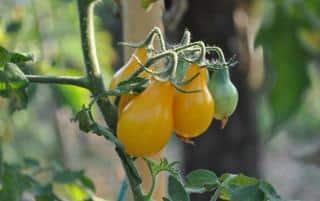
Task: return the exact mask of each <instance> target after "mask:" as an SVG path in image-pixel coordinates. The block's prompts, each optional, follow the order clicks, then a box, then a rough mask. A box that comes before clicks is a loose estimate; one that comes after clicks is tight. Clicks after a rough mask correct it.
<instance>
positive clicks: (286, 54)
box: [256, 1, 312, 133]
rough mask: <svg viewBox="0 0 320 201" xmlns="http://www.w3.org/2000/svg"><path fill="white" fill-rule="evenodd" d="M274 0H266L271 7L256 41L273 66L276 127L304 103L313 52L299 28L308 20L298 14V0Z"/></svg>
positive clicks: (271, 95) (270, 96)
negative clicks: (302, 40)
mask: <svg viewBox="0 0 320 201" xmlns="http://www.w3.org/2000/svg"><path fill="white" fill-rule="evenodd" d="M272 2H273V1H268V2H267V3H268V4H267V5H269V6H266V7H269V8H270V9H269V10H267V11H266V13H267V14H268V15H266V16H265V17H264V19H265V21H264V23H263V24H262V28H261V29H260V32H259V33H258V36H257V39H256V43H257V44H262V45H263V47H264V53H265V61H266V62H265V63H266V66H267V70H272V72H270V71H269V72H268V73H267V76H268V75H269V81H272V82H271V83H270V84H271V89H270V92H269V93H268V101H269V105H270V108H271V113H272V114H271V115H272V117H273V125H272V128H273V129H275V128H278V126H279V125H280V124H282V123H284V122H286V121H287V120H288V119H289V118H290V117H291V116H292V115H293V114H294V113H295V112H296V111H297V109H298V108H299V106H300V105H301V103H302V100H303V98H304V92H305V90H306V89H307V87H308V86H309V77H308V75H307V67H308V62H309V61H310V60H311V58H312V57H311V56H312V55H311V54H310V53H309V52H307V51H306V49H305V48H304V47H303V45H302V42H301V40H300V38H299V31H300V30H301V28H302V27H306V24H307V22H306V21H302V19H306V18H302V17H300V16H299V15H301V12H299V4H298V3H297V2H298V1H290V3H288V1H281V2H280V1H279V2H277V3H273V4H272ZM274 2H275V1H274ZM303 2H305V1H303ZM270 75H273V77H271V76H270ZM267 78H268V77H267ZM274 133H275V132H274Z"/></svg>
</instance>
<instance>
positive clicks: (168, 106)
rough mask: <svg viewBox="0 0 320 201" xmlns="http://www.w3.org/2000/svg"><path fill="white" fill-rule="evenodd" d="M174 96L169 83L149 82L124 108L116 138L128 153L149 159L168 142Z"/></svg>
mask: <svg viewBox="0 0 320 201" xmlns="http://www.w3.org/2000/svg"><path fill="white" fill-rule="evenodd" d="M173 96H174V89H173V88H172V86H171V85H170V83H168V82H158V81H156V80H152V81H151V83H150V85H149V87H148V88H146V89H145V90H144V91H143V92H142V93H141V94H139V95H138V96H136V97H135V98H134V99H133V100H131V101H130V102H129V103H128V105H127V106H126V107H125V108H124V110H123V111H122V114H121V116H120V118H119V120H118V125H117V136H118V138H119V140H120V142H121V143H122V144H123V145H124V148H125V150H126V152H127V153H128V154H130V155H132V156H149V155H151V154H154V153H157V152H159V151H160V150H161V149H162V148H163V147H164V146H165V145H166V144H167V143H168V141H169V139H170V136H171V134H172V132H173V116H172V104H173Z"/></svg>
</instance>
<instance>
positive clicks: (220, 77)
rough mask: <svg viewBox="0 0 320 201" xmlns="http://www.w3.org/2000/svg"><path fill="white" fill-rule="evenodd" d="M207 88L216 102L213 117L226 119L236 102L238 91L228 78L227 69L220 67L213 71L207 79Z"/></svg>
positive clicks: (233, 109)
mask: <svg viewBox="0 0 320 201" xmlns="http://www.w3.org/2000/svg"><path fill="white" fill-rule="evenodd" d="M209 90H210V92H211V93H212V96H213V97H214V100H215V102H216V113H215V115H214V117H215V119H218V120H224V119H227V118H228V117H229V116H230V115H232V114H233V112H234V111H235V109H236V107H237V104H238V91H237V88H236V87H235V86H234V85H233V83H232V82H231V80H230V75H229V70H228V69H220V70H217V71H216V72H214V73H213V75H212V77H211V79H210V81H209Z"/></svg>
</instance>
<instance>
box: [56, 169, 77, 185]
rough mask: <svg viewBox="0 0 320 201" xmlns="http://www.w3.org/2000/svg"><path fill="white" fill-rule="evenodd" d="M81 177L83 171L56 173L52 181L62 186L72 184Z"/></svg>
mask: <svg viewBox="0 0 320 201" xmlns="http://www.w3.org/2000/svg"><path fill="white" fill-rule="evenodd" d="M82 175H83V171H71V170H65V171H62V172H59V173H57V174H56V175H55V176H54V181H55V182H57V183H63V184H67V183H73V182H75V181H77V180H78V179H81V177H82Z"/></svg>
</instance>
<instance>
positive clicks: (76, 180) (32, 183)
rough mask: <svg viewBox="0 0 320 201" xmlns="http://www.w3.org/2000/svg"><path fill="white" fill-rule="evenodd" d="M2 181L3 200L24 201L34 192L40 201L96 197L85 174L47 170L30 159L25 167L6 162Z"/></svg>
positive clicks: (0, 191) (0, 192)
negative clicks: (24, 197) (28, 194)
mask: <svg viewBox="0 0 320 201" xmlns="http://www.w3.org/2000/svg"><path fill="white" fill-rule="evenodd" d="M39 175H45V176H44V177H43V176H42V177H39ZM43 178H46V179H43ZM0 181H1V186H2V187H1V189H0V200H1V201H7V200H10V201H20V200H22V197H23V193H25V192H29V193H32V195H34V196H35V200H36V201H62V200H70V201H85V200H88V199H93V198H96V196H95V195H94V191H95V187H94V185H93V182H92V181H91V180H90V179H89V178H88V177H87V176H86V175H85V174H84V171H71V170H62V169H61V168H58V167H57V166H49V167H43V166H41V165H40V163H39V162H38V161H37V160H34V159H30V158H27V159H25V160H24V162H23V163H22V164H8V163H4V164H3V171H2V175H1V177H0ZM101 200H102V199H101Z"/></svg>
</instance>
